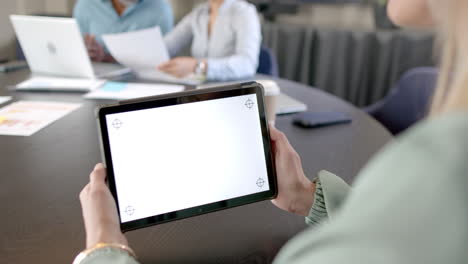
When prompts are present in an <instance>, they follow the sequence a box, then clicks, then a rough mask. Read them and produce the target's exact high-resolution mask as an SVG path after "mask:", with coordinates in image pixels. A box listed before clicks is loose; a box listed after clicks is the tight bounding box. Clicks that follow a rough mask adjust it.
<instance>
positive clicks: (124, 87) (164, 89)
mask: <svg viewBox="0 0 468 264" xmlns="http://www.w3.org/2000/svg"><path fill="white" fill-rule="evenodd" d="M184 89H185V86H183V85H172V84H143V83H123V82H107V83H106V84H104V85H103V86H102V87H101V88H99V89H97V90H95V91H93V92H90V93H88V94H85V98H87V99H111V100H127V99H134V98H140V97H147V96H154V95H161V94H168V93H176V92H182V91H183V90H184Z"/></svg>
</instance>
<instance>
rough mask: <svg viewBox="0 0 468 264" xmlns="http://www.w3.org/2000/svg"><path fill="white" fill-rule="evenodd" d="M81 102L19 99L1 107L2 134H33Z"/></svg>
mask: <svg viewBox="0 0 468 264" xmlns="http://www.w3.org/2000/svg"><path fill="white" fill-rule="evenodd" d="M80 106H81V105H80V104H71V103H54V102H38V101H19V102H15V103H12V104H10V105H7V106H5V107H3V108H0V135H7V136H31V135H33V134H34V133H36V132H37V131H39V130H41V129H42V128H44V127H46V126H48V125H49V124H52V123H53V122H54V121H57V120H58V119H60V118H62V117H64V116H65V115H67V114H69V113H71V112H72V111H74V110H76V109H78V108H79V107H80Z"/></svg>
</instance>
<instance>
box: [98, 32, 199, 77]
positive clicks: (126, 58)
mask: <svg viewBox="0 0 468 264" xmlns="http://www.w3.org/2000/svg"><path fill="white" fill-rule="evenodd" d="M102 39H103V40H104V43H105V44H106V47H107V49H108V50H109V52H110V54H111V55H112V56H113V57H114V58H115V60H116V61H118V62H119V63H120V64H122V65H124V66H126V67H128V68H131V69H132V70H133V71H134V72H135V73H136V74H137V76H138V77H140V78H142V79H146V80H156V81H163V82H170V83H180V84H188V85H197V84H200V83H201V82H202V80H200V79H198V78H194V77H193V76H187V77H185V78H177V77H174V76H171V75H168V74H165V73H162V72H160V71H158V70H157V66H159V65H161V64H162V63H164V62H167V61H169V59H170V57H169V52H168V50H167V47H166V44H165V43H164V40H163V37H162V35H161V30H160V29H159V27H154V28H149V29H143V30H138V31H132V32H125V33H119V34H108V35H103V36H102Z"/></svg>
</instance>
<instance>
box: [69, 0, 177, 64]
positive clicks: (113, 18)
mask: <svg viewBox="0 0 468 264" xmlns="http://www.w3.org/2000/svg"><path fill="white" fill-rule="evenodd" d="M73 17H75V18H76V20H77V21H78V24H79V26H80V30H81V32H82V33H83V35H84V38H85V44H86V47H87V49H88V53H89V56H90V58H91V60H93V61H98V62H100V61H104V62H110V61H113V58H112V56H110V55H109V54H108V53H107V51H106V48H105V46H104V43H103V41H102V37H101V36H102V35H103V34H112V33H121V32H129V31H135V30H140V29H145V28H150V27H154V26H159V27H160V28H161V32H162V33H163V34H166V33H167V32H169V31H171V30H172V27H173V25H174V17H173V13H172V8H171V6H170V4H169V3H168V2H167V0H78V1H77V3H76V5H75V8H74V10H73Z"/></svg>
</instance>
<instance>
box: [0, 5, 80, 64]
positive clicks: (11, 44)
mask: <svg viewBox="0 0 468 264" xmlns="http://www.w3.org/2000/svg"><path fill="white" fill-rule="evenodd" d="M73 3H74V0H1V3H0V57H8V58H10V59H13V58H14V56H15V45H16V44H15V35H14V32H13V28H12V26H11V23H10V19H9V15H11V14H24V15H28V14H39V13H51V14H71V10H72V7H73Z"/></svg>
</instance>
